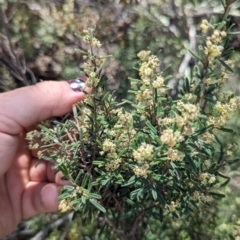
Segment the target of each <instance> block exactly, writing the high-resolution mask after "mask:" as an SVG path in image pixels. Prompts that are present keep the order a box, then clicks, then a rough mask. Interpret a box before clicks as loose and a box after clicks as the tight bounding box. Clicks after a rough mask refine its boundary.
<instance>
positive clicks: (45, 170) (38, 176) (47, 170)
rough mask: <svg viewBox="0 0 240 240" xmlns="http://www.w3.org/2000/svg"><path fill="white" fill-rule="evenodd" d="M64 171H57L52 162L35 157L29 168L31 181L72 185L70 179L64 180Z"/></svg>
mask: <svg viewBox="0 0 240 240" xmlns="http://www.w3.org/2000/svg"><path fill="white" fill-rule="evenodd" d="M63 176H64V175H63V173H62V172H57V170H56V169H54V167H53V164H52V163H51V162H47V161H44V160H41V161H40V162H39V160H38V159H33V160H32V161H31V166H30V170H29V178H30V181H34V182H49V183H56V184H57V185H71V183H70V182H69V181H66V180H63Z"/></svg>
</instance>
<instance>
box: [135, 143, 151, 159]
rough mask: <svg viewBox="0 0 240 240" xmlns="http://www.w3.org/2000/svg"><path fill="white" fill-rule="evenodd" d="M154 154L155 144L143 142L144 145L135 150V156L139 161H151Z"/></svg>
mask: <svg viewBox="0 0 240 240" xmlns="http://www.w3.org/2000/svg"><path fill="white" fill-rule="evenodd" d="M152 155H153V145H151V144H147V143H142V145H141V146H140V147H139V148H138V149H137V150H133V157H134V159H135V160H137V161H150V160H152Z"/></svg>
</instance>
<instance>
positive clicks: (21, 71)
mask: <svg viewBox="0 0 240 240" xmlns="http://www.w3.org/2000/svg"><path fill="white" fill-rule="evenodd" d="M0 20H1V22H2V25H3V29H4V33H5V35H4V34H0V62H2V63H3V64H4V65H5V66H6V67H7V68H8V69H9V72H10V74H11V75H12V77H13V78H14V79H16V81H18V82H21V85H23V86H26V85H29V82H28V79H27V76H26V73H28V74H29V75H30V77H31V80H32V82H33V83H36V78H35V76H34V74H33V72H32V71H31V70H30V69H29V68H27V67H26V64H25V61H22V63H21V61H20V59H19V57H18V55H17V54H16V51H15V49H14V46H13V44H12V41H11V37H10V31H9V26H8V19H7V17H6V15H5V12H4V10H3V8H2V7H1V6H0Z"/></svg>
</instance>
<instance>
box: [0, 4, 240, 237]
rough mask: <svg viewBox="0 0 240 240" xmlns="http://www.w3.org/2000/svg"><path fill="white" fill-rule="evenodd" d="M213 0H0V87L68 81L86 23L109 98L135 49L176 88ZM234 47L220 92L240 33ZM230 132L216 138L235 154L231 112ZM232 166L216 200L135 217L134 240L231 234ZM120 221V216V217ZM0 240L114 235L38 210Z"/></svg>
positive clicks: (234, 82) (129, 68) (119, 92)
mask: <svg viewBox="0 0 240 240" xmlns="http://www.w3.org/2000/svg"><path fill="white" fill-rule="evenodd" d="M222 11H223V9H222V5H221V1H220V0H212V1H211V0H48V1H47V0H25V1H24V0H0V90H1V92H3V91H8V90H11V89H14V88H17V87H21V86H25V85H30V84H34V83H36V82H39V81H43V80H50V79H51V80H61V79H66V80H67V79H72V78H75V77H77V76H79V73H80V71H81V69H82V65H83V58H82V55H81V54H80V53H78V52H76V51H75V48H81V49H85V47H86V46H85V45H84V43H83V42H81V41H80V40H79V38H77V37H76V36H75V33H78V34H81V33H82V32H83V30H84V29H87V28H89V27H90V28H94V29H95V34H96V36H97V37H98V38H99V39H100V41H101V42H102V49H101V54H102V55H112V57H111V58H110V59H109V61H107V63H106V64H105V70H104V74H105V75H106V76H107V77H108V78H109V81H108V84H107V88H108V89H109V90H115V92H116V97H117V99H122V98H128V97H130V96H128V95H127V89H128V87H129V85H130V83H129V77H133V78H134V77H137V75H136V74H137V71H136V70H134V66H135V65H136V63H137V61H138V60H137V57H136V55H137V53H138V52H139V51H140V50H151V51H152V52H153V53H154V54H156V55H158V56H159V57H160V59H161V66H160V68H161V69H164V68H166V67H167V71H166V74H172V79H171V80H170V82H169V85H171V86H173V87H174V89H175V91H173V94H175V95H176V94H177V88H178V86H179V84H181V81H182V79H183V76H184V75H185V74H187V73H188V72H189V69H190V68H191V67H192V66H193V64H194V62H195V59H194V58H192V57H191V55H190V54H189V52H188V51H187V49H191V50H196V49H197V48H198V38H197V36H196V35H197V34H198V33H199V25H200V22H201V20H202V19H208V20H209V19H210V18H211V17H212V16H214V17H215V18H218V17H219V16H220V15H221V13H222ZM230 16H231V21H232V23H234V24H235V27H234V30H235V31H239V30H240V2H239V1H235V3H234V5H233V7H232V10H231V12H230ZM230 45H231V46H232V47H234V48H235V50H236V51H235V54H234V55H233V56H232V59H233V61H234V62H235V69H234V75H233V76H232V77H231V78H230V79H229V81H227V82H226V84H225V89H227V90H231V91H234V92H235V93H236V94H239V90H240V88H239V76H240V64H239V62H240V52H239V51H240V35H235V36H233V37H232V39H231V42H230ZM229 124H231V125H232V126H234V129H235V133H234V134H230V133H228V134H227V135H224V136H222V139H224V141H225V143H226V144H229V143H232V144H233V150H234V151H233V155H234V156H236V158H238V157H239V155H240V151H239V148H238V145H239V143H240V141H239V135H240V121H239V113H236V115H235V116H234V117H233V118H232V119H231V121H230V123H229ZM239 169H240V165H239V164H238V163H235V164H233V165H232V166H229V167H227V168H226V169H224V171H225V173H226V174H227V175H228V176H230V177H231V181H230V183H229V185H228V186H226V187H225V189H222V191H223V192H224V193H225V194H226V197H225V198H224V199H223V200H219V201H218V202H217V203H216V204H213V205H211V206H210V207H209V206H206V205H203V206H201V207H200V208H199V210H198V211H196V212H193V213H192V214H191V215H189V216H185V217H183V218H179V219H177V218H176V219H172V218H171V217H169V218H166V219H165V220H164V222H162V223H161V222H160V220H159V222H158V221H156V220H152V219H148V220H147V222H143V223H142V226H141V229H142V231H141V232H139V233H138V237H137V239H146V240H155V239H166V240H168V239H169V240H170V239H176V240H178V239H179V240H180V239H181V240H185V239H220V240H221V239H223V240H225V239H239V240H240V171H239ZM126 224H127V221H126ZM5 239H7V240H10V239H24V240H25V239H34V240H39V239H47V240H55V239H56V240H57V239H60V240H63V239H69V240H70V239H71V240H72V239H73V240H75V239H86V240H90V239H91V240H93V239H94V240H95V239H99V240H104V239H113V240H114V239H117V237H116V236H115V235H114V233H113V232H112V231H111V229H108V228H107V226H106V224H104V221H103V219H101V218H98V217H97V216H93V217H89V216H88V217H83V216H80V215H77V214H75V215H73V214H72V213H69V214H67V215H61V214H46V215H41V216H38V217H35V218H32V219H29V220H26V221H24V222H22V223H21V224H20V225H19V227H18V228H17V229H16V230H15V231H14V232H13V233H12V234H11V235H9V236H8V237H6V238H5Z"/></svg>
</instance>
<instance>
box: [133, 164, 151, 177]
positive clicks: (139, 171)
mask: <svg viewBox="0 0 240 240" xmlns="http://www.w3.org/2000/svg"><path fill="white" fill-rule="evenodd" d="M148 169H149V165H148V164H147V163H145V164H144V165H142V166H136V167H135V168H134V169H133V172H134V174H135V175H136V176H138V177H145V176H147V173H148Z"/></svg>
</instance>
